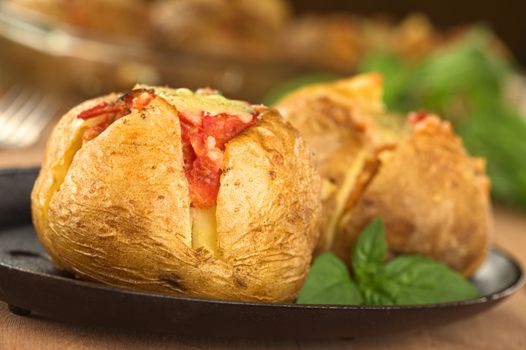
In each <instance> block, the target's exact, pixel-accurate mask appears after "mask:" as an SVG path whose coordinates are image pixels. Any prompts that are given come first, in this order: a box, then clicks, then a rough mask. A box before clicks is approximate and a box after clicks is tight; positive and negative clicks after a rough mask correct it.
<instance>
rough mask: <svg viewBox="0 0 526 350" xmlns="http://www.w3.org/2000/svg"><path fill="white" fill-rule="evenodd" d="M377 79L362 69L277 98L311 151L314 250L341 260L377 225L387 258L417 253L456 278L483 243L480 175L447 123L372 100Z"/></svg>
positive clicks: (467, 271) (485, 188)
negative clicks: (316, 215)
mask: <svg viewBox="0 0 526 350" xmlns="http://www.w3.org/2000/svg"><path fill="white" fill-rule="evenodd" d="M381 94H382V77H381V76H380V75H378V74H375V73H370V74H364V75H360V76H357V77H355V78H351V79H345V80H340V81H337V82H334V83H327V84H317V85H312V86H307V87H304V88H301V89H299V90H297V91H295V92H292V93H290V94H289V95H287V96H285V97H284V98H283V99H282V100H281V101H280V102H278V103H277V105H276V106H277V108H278V110H280V112H281V113H282V114H283V116H284V117H285V118H286V119H287V120H288V121H290V122H291V124H292V125H293V126H295V127H296V128H298V130H300V132H301V133H302V134H303V135H304V137H305V140H306V141H307V142H308V143H309V144H310V145H311V146H312V147H313V148H314V150H315V153H316V155H317V157H318V162H319V168H320V172H321V175H322V181H323V191H322V196H323V203H324V208H323V213H324V220H323V227H322V234H321V238H320V243H319V245H318V251H325V250H332V251H334V252H335V253H336V254H338V255H339V256H340V257H342V258H344V259H345V257H347V255H348V252H349V251H350V248H351V247H352V245H353V244H354V243H355V241H356V239H357V237H358V235H359V233H360V232H362V230H363V229H364V227H366V225H367V224H368V223H369V222H370V221H371V220H372V219H373V218H374V217H375V216H379V217H381V218H382V219H383V220H384V221H385V225H386V236H387V241H388V243H389V251H390V253H391V254H400V253H409V254H420V255H424V256H427V257H430V258H433V259H436V260H439V261H442V262H444V263H446V264H448V265H449V266H450V267H452V268H454V269H455V270H457V271H459V272H461V273H462V274H464V275H465V276H469V275H471V274H472V273H473V272H474V271H475V270H476V269H477V268H478V267H479V266H480V264H481V263H482V261H483V260H484V258H485V256H486V253H487V250H488V248H489V243H490V226H491V225H490V222H491V217H490V203H489V198H488V197H489V181H488V180H487V178H486V176H485V174H484V162H483V161H482V160H481V159H474V158H471V157H470V156H469V155H468V154H467V153H466V151H465V149H464V147H463V145H462V142H461V140H460V139H459V138H458V137H457V136H455V134H454V133H453V131H452V130H451V126H450V125H449V123H448V122H445V121H441V120H440V119H438V118H437V117H436V116H433V115H429V114H427V113H424V112H421V113H413V114H411V115H410V116H409V117H408V118H407V120H405V121H404V120H403V119H401V118H397V117H394V116H390V115H388V114H387V113H386V112H385V111H384V110H383V106H382V103H381Z"/></svg>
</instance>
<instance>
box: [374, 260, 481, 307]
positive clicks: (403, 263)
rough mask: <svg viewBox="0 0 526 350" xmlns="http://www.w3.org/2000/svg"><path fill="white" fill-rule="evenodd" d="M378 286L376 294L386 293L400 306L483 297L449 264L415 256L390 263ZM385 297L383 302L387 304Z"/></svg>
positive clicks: (389, 298)
mask: <svg viewBox="0 0 526 350" xmlns="http://www.w3.org/2000/svg"><path fill="white" fill-rule="evenodd" d="M374 286H375V291H374V292H375V296H376V297H378V295H380V296H383V297H385V298H384V299H385V300H388V301H393V302H394V304H398V305H404V304H406V305H407V304H432V303H444V302H450V301H458V300H466V299H472V298H476V297H478V296H479V293H478V291H477V290H476V289H475V287H474V286H473V285H472V284H471V283H470V282H469V281H467V280H466V279H464V278H463V277H462V276H461V275H460V274H458V273H457V272H455V271H453V270H452V269H450V268H449V267H448V266H446V265H445V264H443V263H440V262H437V261H434V260H431V259H427V258H424V257H420V256H412V255H404V256H400V257H398V258H395V259H393V260H392V261H390V262H389V263H387V264H386V265H385V266H384V268H383V269H382V271H381V272H380V273H379V274H378V275H376V276H375V284H374ZM366 299H367V300H366V301H367V302H373V301H374V302H376V300H372V299H371V298H370V297H369V298H366ZM384 299H382V300H380V304H384V301H385V300H384Z"/></svg>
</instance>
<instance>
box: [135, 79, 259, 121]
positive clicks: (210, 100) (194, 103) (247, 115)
mask: <svg viewBox="0 0 526 350" xmlns="http://www.w3.org/2000/svg"><path fill="white" fill-rule="evenodd" d="M135 88H143V89H154V90H155V93H156V94H157V95H159V96H161V97H162V98H164V99H165V100H166V101H168V103H170V104H171V105H172V106H174V107H175V108H176V109H177V110H178V111H180V112H183V113H185V114H186V115H188V116H189V117H192V116H194V115H196V116H200V115H201V113H202V112H208V113H210V114H211V115H216V114H220V113H226V114H230V115H237V116H239V118H240V119H241V120H251V119H252V113H253V109H252V106H251V105H250V104H249V103H247V102H244V101H237V100H230V99H227V98H225V97H224V96H222V95H221V94H219V93H214V92H206V93H205V92H200V91H197V92H193V91H192V90H189V89H172V88H167V87H158V86H153V87H152V86H148V85H142V84H139V85H136V86H135Z"/></svg>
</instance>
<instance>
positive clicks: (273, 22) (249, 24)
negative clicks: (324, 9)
mask: <svg viewBox="0 0 526 350" xmlns="http://www.w3.org/2000/svg"><path fill="white" fill-rule="evenodd" d="M289 14H290V9H289V6H288V3H287V2H286V1H284V0H266V1H258V0H228V1H225V0H161V1H157V2H155V3H152V5H151V9H150V16H149V20H150V22H151V26H152V29H153V33H155V36H154V37H155V38H156V40H157V41H158V42H159V44H160V45H162V46H166V47H169V48H173V49H182V50H185V51H190V52H198V53H206V54H215V55H222V56H229V57H230V56H233V57H236V58H239V57H245V58H252V57H259V58H262V57H265V58H269V57H272V56H273V55H274V54H275V53H274V50H273V49H274V46H273V44H272V43H273V42H274V40H275V38H276V36H278V35H279V34H280V32H281V31H282V30H283V27H284V25H285V22H286V21H287V20H288V19H289Z"/></svg>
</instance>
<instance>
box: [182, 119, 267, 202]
mask: <svg viewBox="0 0 526 350" xmlns="http://www.w3.org/2000/svg"><path fill="white" fill-rule="evenodd" d="M179 116H180V120H181V130H182V141H183V155H184V168H185V174H186V178H187V180H188V184H189V189H190V200H191V202H192V205H193V206H194V207H197V208H201V209H206V208H211V207H213V206H214V205H215V202H216V199H217V193H218V191H219V178H220V176H221V172H222V170H223V154H224V151H225V145H226V143H227V142H228V141H230V140H231V139H232V138H234V137H235V136H236V135H238V134H239V133H241V132H242V131H243V130H245V129H247V128H248V127H250V126H252V125H255V124H256V123H257V121H258V118H257V116H256V115H255V114H252V115H250V118H247V117H245V118H241V117H240V116H236V115H230V114H226V113H220V114H216V115H211V114H209V113H207V112H202V113H201V115H198V116H196V115H193V116H189V115H186V114H184V113H181V114H180V115H179Z"/></svg>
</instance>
